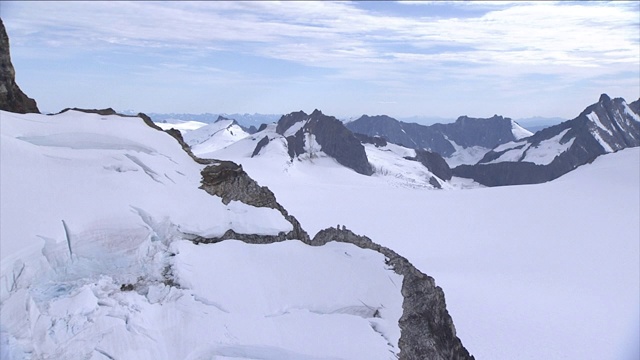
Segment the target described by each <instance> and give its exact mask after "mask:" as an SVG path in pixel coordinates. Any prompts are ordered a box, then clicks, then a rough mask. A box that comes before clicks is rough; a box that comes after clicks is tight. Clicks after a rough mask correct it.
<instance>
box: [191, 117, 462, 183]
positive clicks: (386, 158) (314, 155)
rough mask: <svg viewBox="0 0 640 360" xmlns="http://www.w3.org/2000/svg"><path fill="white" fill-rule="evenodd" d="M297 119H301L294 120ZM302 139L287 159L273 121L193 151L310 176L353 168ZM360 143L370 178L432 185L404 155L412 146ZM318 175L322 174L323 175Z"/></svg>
mask: <svg viewBox="0 0 640 360" xmlns="http://www.w3.org/2000/svg"><path fill="white" fill-rule="evenodd" d="M300 123H302V122H299V123H296V124H300ZM294 126H295V124H294ZM265 136H267V137H268V138H269V139H270V142H269V144H267V145H266V146H265V147H264V148H262V149H261V150H260V153H259V155H258V156H255V157H253V158H251V155H252V153H253V150H254V149H255V147H256V145H257V142H258V141H259V140H260V139H262V138H264V137H265ZM304 140H305V147H304V149H305V151H306V153H304V154H301V155H299V156H297V157H296V158H295V159H293V160H291V158H290V157H289V154H288V152H287V142H286V139H285V138H284V137H283V136H281V135H279V134H277V133H276V132H275V125H270V126H269V127H267V129H265V130H263V131H261V132H259V133H256V134H253V135H251V136H248V137H246V138H244V139H241V140H239V141H237V142H236V143H234V144H231V145H228V146H226V147H225V148H223V149H219V150H215V151H209V152H206V151H202V149H200V148H198V147H194V152H195V154H196V155H198V156H200V157H203V158H213V159H219V160H231V161H235V162H239V163H243V164H245V163H247V162H256V163H265V164H269V165H268V166H271V167H273V169H274V171H276V172H282V173H289V172H291V173H296V174H304V173H306V174H307V175H309V176H313V174H314V173H315V172H316V171H320V172H326V173H334V172H335V173H336V174H342V173H343V171H342V170H344V169H346V170H347V171H351V172H353V171H352V170H349V169H347V168H345V167H344V166H342V165H340V164H339V163H338V162H337V161H336V160H335V159H333V158H332V157H330V156H328V155H327V154H325V153H324V152H323V151H321V148H322V146H320V144H318V142H317V141H316V140H315V135H313V134H306V135H305V138H304ZM364 147H365V151H366V154H367V158H368V159H369V163H370V164H371V166H372V167H373V169H374V174H373V177H374V178H377V179H380V180H382V181H383V182H385V183H386V184H388V185H389V186H394V187H397V186H400V187H418V188H427V189H433V185H431V184H430V183H429V180H430V179H431V177H432V176H434V175H433V173H431V172H430V171H429V170H428V169H427V168H426V167H425V166H423V165H422V164H420V163H419V162H418V161H412V160H407V159H405V157H414V156H416V152H415V150H413V149H409V148H405V147H403V146H399V145H396V144H391V143H389V144H387V145H386V146H384V147H380V148H378V147H376V146H374V145H373V144H365V145H364ZM354 174H355V175H356V176H358V177H365V178H366V176H364V175H359V174H357V173H355V172H354ZM319 176H321V177H322V176H324V175H319ZM340 176H341V175H340ZM440 183H441V185H442V188H444V189H448V188H451V187H452V185H451V184H450V183H447V182H445V181H440ZM276 195H277V194H276Z"/></svg>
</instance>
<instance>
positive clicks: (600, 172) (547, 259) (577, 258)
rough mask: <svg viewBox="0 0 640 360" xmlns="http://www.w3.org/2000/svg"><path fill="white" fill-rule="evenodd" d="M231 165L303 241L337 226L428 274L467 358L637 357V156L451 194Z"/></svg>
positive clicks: (348, 176) (344, 176)
mask: <svg viewBox="0 0 640 360" xmlns="http://www.w3.org/2000/svg"><path fill="white" fill-rule="evenodd" d="M238 161H240V162H242V163H243V166H244V168H245V170H247V171H248V172H249V173H250V174H251V175H252V176H253V177H254V178H256V179H257V180H258V181H259V182H260V183H261V184H266V185H267V186H269V188H271V189H272V190H273V191H274V192H275V194H277V197H278V200H279V201H280V202H281V203H282V204H283V205H284V206H285V207H286V208H287V209H288V210H289V212H290V213H292V214H293V215H294V216H296V217H297V218H298V220H300V222H301V223H302V225H303V226H304V227H305V229H307V231H309V232H310V233H314V232H315V231H317V230H319V229H322V228H325V227H327V226H333V225H334V224H338V223H339V224H347V226H348V227H349V228H350V229H352V230H353V231H355V232H357V233H361V234H366V235H367V236H369V237H371V238H372V239H373V240H374V241H376V242H378V243H381V244H382V245H385V246H388V247H390V248H392V249H394V250H396V251H397V252H398V253H400V254H402V255H404V256H406V257H407V258H408V259H409V260H410V261H411V262H412V263H413V264H414V265H416V266H417V267H418V268H419V269H420V270H422V271H423V272H425V273H427V274H429V275H431V276H433V277H434V278H435V279H436V283H437V284H438V285H439V286H441V287H442V288H443V290H444V292H445V295H446V300H447V308H448V310H449V312H450V314H451V315H452V317H453V321H454V323H455V326H456V330H457V332H458V335H459V337H460V338H461V339H462V341H463V344H464V345H465V346H466V347H467V348H468V349H469V351H470V352H471V353H472V354H474V355H475V356H476V358H478V359H579V358H587V359H635V358H637V357H638V334H639V331H640V330H639V325H638V324H639V322H638V318H639V316H640V314H639V311H638V303H639V302H640V287H639V285H638V284H640V274H639V272H640V271H639V270H638V269H640V249H639V242H638V239H640V228H639V227H638V219H639V218H640V203H639V202H638V199H639V198H640V186H639V185H638V184H640V149H638V148H633V149H626V150H623V151H619V152H617V153H614V154H609V155H605V156H601V157H599V158H597V159H596V160H595V161H594V162H593V163H592V164H589V165H585V166H582V167H579V168H578V169H576V170H575V171H573V172H571V173H569V174H566V175H564V176H563V177H561V178H559V179H556V180H554V181H552V182H548V183H544V184H538V185H522V186H509V187H497V188H481V189H472V190H460V191H457V190H456V191H426V190H423V189H415V188H407V187H390V186H388V184H387V183H386V182H384V181H380V180H381V179H380V178H376V177H367V176H362V175H358V174H355V173H354V172H353V171H350V170H348V169H344V168H338V167H329V166H310V165H309V166H306V167H304V168H303V167H302V166H293V167H291V168H289V170H288V171H283V169H282V168H280V167H277V166H274V165H273V163H270V162H268V161H266V162H260V161H256V159H255V158H254V159H245V160H242V159H238Z"/></svg>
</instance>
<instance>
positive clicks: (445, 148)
mask: <svg viewBox="0 0 640 360" xmlns="http://www.w3.org/2000/svg"><path fill="white" fill-rule="evenodd" d="M346 127H347V128H348V129H349V130H351V131H353V132H354V133H359V134H365V135H368V136H380V137H384V138H385V139H386V140H387V141H388V142H391V143H394V144H398V145H402V146H405V147H408V148H412V149H426V150H429V151H432V152H436V153H438V154H440V155H441V156H443V157H447V156H450V155H451V154H453V153H454V152H455V151H456V149H455V147H454V146H453V144H452V143H451V141H453V142H455V143H456V144H457V145H460V146H462V147H472V146H482V147H485V148H488V149H491V148H494V147H495V146H497V145H500V144H504V143H507V142H509V141H514V140H517V139H516V138H515V136H514V135H513V132H512V128H513V123H512V121H511V119H509V118H504V117H502V116H498V115H494V116H493V117H491V118H487V119H481V118H470V117H467V116H461V117H459V118H458V119H457V120H456V122H454V123H451V124H433V125H430V126H426V125H420V124H416V123H405V122H402V121H398V120H396V119H394V118H391V117H389V116H386V115H379V116H367V115H363V116H362V117H360V118H359V119H357V120H355V121H352V122H350V123H347V124H346Z"/></svg>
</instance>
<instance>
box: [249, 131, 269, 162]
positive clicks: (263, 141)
mask: <svg viewBox="0 0 640 360" xmlns="http://www.w3.org/2000/svg"><path fill="white" fill-rule="evenodd" d="M267 144H269V137H268V136H266V135H265V137H263V138H262V139H260V141H258V144H256V148H255V149H253V153H251V157H254V156H256V155H258V154H259V153H260V150H262V148H263V147H265V146H267Z"/></svg>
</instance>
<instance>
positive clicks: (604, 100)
mask: <svg viewBox="0 0 640 360" xmlns="http://www.w3.org/2000/svg"><path fill="white" fill-rule="evenodd" d="M610 101H611V98H610V97H609V95H607V94H601V95H600V99H598V103H600V104H605V105H606V104H608V103H609V102H610Z"/></svg>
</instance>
